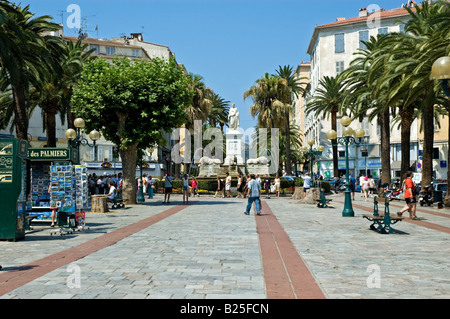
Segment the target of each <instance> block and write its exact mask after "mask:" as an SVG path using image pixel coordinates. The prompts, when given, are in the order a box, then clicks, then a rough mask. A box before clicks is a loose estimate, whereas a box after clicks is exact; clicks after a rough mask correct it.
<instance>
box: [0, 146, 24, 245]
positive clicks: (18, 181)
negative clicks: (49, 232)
mask: <svg viewBox="0 0 450 319" xmlns="http://www.w3.org/2000/svg"><path fill="white" fill-rule="evenodd" d="M27 155H28V141H25V140H20V139H17V138H7V139H0V198H1V200H0V239H1V240H12V241H17V240H21V239H24V238H25V218H26V210H27V203H26V184H27V168H26V167H27Z"/></svg>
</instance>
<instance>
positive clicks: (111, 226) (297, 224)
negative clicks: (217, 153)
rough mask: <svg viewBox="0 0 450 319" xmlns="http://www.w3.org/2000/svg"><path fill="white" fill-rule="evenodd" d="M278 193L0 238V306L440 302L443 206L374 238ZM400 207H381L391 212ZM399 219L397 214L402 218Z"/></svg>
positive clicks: (447, 224) (446, 216) (445, 239)
mask: <svg viewBox="0 0 450 319" xmlns="http://www.w3.org/2000/svg"><path fill="white" fill-rule="evenodd" d="M328 198H332V206H333V207H330V208H318V207H316V206H313V205H305V204H298V203H297V202H298V201H297V200H292V199H290V197H282V198H274V197H272V198H270V199H266V198H265V197H264V196H263V197H262V199H263V210H262V215H261V216H256V215H254V214H253V212H252V214H250V216H247V215H245V214H244V210H245V207H246V202H247V201H246V200H245V199H237V198H213V197H212V196H201V197H200V198H191V200H190V203H189V205H182V201H181V199H182V198H181V196H178V195H173V196H172V202H171V203H170V204H163V203H162V200H163V197H162V195H161V194H157V195H156V196H155V197H154V198H153V199H146V202H145V203H144V204H140V205H133V206H127V207H126V208H125V209H118V210H111V211H110V212H109V213H105V214H95V213H87V216H86V222H87V225H88V226H89V229H86V230H84V231H80V232H79V231H77V232H75V233H74V234H67V235H64V236H59V235H53V236H51V235H50V232H51V228H50V227H49V226H48V225H34V229H33V230H31V231H29V232H27V234H26V238H25V240H22V241H18V242H8V241H1V242H0V265H2V266H3V269H2V270H1V271H0V298H2V299H49V298H51V299H55V298H56V299H239V300H241V299H261V300H263V299H296V298H297V299H308V298H313V299H385V298H389V299H406V298H408V299H409V298H418V299H444V298H450V268H449V267H448V265H449V263H450V245H449V239H450V211H449V210H447V209H433V208H432V207H426V208H422V207H420V206H418V212H417V215H418V217H419V218H420V220H409V219H408V218H405V220H404V221H402V222H399V223H397V224H396V225H394V228H395V229H396V230H397V231H398V232H397V233H395V234H388V235H386V234H379V233H377V232H375V231H372V230H370V229H369V225H370V222H369V221H368V220H366V219H364V218H362V214H365V213H368V212H369V211H371V209H372V208H373V204H372V203H371V202H365V201H364V200H363V199H362V198H361V197H360V195H359V194H357V195H356V200H355V201H354V202H353V204H354V205H353V207H354V210H355V217H342V214H341V213H342V208H343V202H344V197H343V195H342V194H338V195H331V196H328ZM402 204H403V202H392V203H391V213H395V212H397V211H398V210H399V209H400V208H401V207H402V206H403V205H402ZM406 217H407V216H406Z"/></svg>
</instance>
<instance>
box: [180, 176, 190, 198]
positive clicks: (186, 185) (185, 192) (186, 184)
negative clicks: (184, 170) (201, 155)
mask: <svg viewBox="0 0 450 319" xmlns="http://www.w3.org/2000/svg"><path fill="white" fill-rule="evenodd" d="M181 182H182V187H183V204H184V203H185V202H186V204H189V177H188V175H187V174H184V176H183V178H182V179H181Z"/></svg>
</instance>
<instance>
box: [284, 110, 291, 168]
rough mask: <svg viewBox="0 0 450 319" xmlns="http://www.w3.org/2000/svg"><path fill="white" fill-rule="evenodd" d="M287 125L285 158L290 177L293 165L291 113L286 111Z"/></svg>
mask: <svg viewBox="0 0 450 319" xmlns="http://www.w3.org/2000/svg"><path fill="white" fill-rule="evenodd" d="M285 114H286V125H285V135H286V157H285V170H286V174H287V175H288V176H291V174H292V164H291V132H290V127H289V111H286V113H285Z"/></svg>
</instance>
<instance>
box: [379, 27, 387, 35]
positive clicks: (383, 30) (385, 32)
mask: <svg viewBox="0 0 450 319" xmlns="http://www.w3.org/2000/svg"><path fill="white" fill-rule="evenodd" d="M387 33H388V28H379V29H378V34H387Z"/></svg>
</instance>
